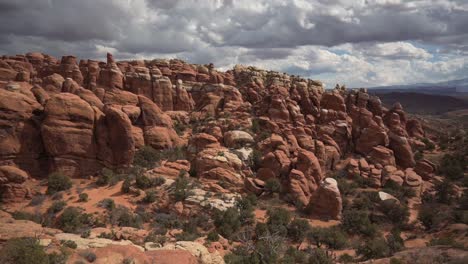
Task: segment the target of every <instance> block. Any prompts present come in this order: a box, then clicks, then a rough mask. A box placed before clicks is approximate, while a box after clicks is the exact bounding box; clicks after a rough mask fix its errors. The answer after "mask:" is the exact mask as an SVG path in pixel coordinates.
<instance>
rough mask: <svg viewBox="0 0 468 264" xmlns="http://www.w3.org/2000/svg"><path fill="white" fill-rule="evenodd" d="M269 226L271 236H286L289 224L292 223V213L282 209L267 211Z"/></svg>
mask: <svg viewBox="0 0 468 264" xmlns="http://www.w3.org/2000/svg"><path fill="white" fill-rule="evenodd" d="M267 216H268V220H267V225H268V230H269V231H270V233H271V234H277V235H280V236H286V235H287V233H288V224H289V222H290V221H291V213H290V212H289V211H288V210H286V209H284V208H281V207H278V208H272V209H269V210H268V211H267Z"/></svg>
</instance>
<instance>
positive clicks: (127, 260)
mask: <svg viewBox="0 0 468 264" xmlns="http://www.w3.org/2000/svg"><path fill="white" fill-rule="evenodd" d="M122 264H135V260H134V259H133V258H130V257H128V258H124V260H123V261H122Z"/></svg>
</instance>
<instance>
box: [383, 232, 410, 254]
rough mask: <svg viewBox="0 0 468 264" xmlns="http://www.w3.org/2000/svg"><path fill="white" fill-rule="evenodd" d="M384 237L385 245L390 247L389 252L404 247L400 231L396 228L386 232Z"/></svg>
mask: <svg viewBox="0 0 468 264" xmlns="http://www.w3.org/2000/svg"><path fill="white" fill-rule="evenodd" d="M385 239H386V240H387V245H388V247H389V249H390V253H391V254H392V255H393V254H394V253H396V252H398V251H401V250H403V249H404V248H405V242H404V240H403V239H402V238H401V234H400V231H399V230H398V229H393V230H392V231H391V232H390V234H388V235H387V236H386V237H385Z"/></svg>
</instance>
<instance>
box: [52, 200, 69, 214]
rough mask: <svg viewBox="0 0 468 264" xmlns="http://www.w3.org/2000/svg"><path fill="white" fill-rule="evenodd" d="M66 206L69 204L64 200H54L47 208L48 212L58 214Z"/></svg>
mask: <svg viewBox="0 0 468 264" xmlns="http://www.w3.org/2000/svg"><path fill="white" fill-rule="evenodd" d="M65 206H67V203H66V202H65V201H63V200H60V201H54V202H53V203H52V205H51V206H50V207H49V208H48V209H47V212H48V213H51V214H56V213H58V212H60V211H62V210H63V208H65Z"/></svg>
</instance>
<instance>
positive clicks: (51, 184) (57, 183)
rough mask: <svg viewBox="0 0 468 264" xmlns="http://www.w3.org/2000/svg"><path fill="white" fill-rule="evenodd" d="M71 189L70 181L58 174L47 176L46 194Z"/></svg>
mask: <svg viewBox="0 0 468 264" xmlns="http://www.w3.org/2000/svg"><path fill="white" fill-rule="evenodd" d="M71 187H72V181H71V179H70V178H69V177H68V176H66V175H63V174H62V173H60V172H54V173H52V174H50V175H49V179H48V182H47V194H54V193H56V192H60V191H65V190H68V189H70V188H71Z"/></svg>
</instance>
